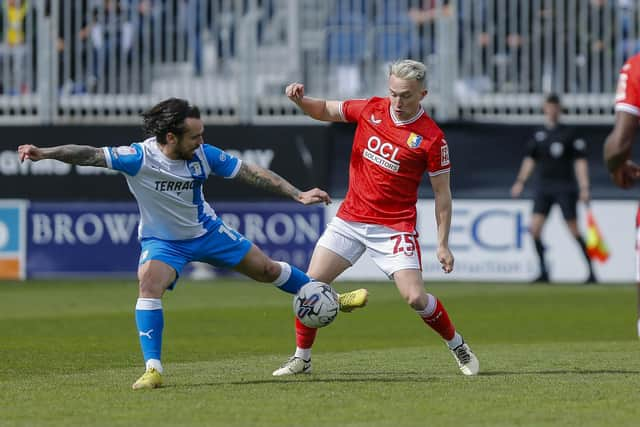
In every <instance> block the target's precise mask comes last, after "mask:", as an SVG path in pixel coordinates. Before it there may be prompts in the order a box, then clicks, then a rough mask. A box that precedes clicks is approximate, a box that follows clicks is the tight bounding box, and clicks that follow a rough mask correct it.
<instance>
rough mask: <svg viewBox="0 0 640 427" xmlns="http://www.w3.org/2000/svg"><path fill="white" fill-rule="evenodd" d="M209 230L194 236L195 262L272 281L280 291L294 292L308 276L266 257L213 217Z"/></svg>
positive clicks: (264, 281)
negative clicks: (196, 241) (199, 236)
mask: <svg viewBox="0 0 640 427" xmlns="http://www.w3.org/2000/svg"><path fill="white" fill-rule="evenodd" d="M211 230H212V231H210V232H209V233H207V234H206V235H204V236H203V237H201V238H199V239H198V248H197V250H196V251H195V254H194V257H195V258H194V260H195V261H202V262H206V263H209V264H211V265H214V266H217V267H222V268H228V269H232V270H235V271H237V272H239V273H242V274H244V275H245V276H247V277H249V278H251V279H253V280H256V281H258V282H262V283H273V284H274V285H275V286H276V287H278V288H279V289H280V290H282V291H284V292H287V293H290V294H295V293H297V292H298V290H299V289H300V288H301V287H302V286H303V285H304V284H306V283H308V282H309V281H310V279H309V277H308V276H307V275H306V274H305V273H303V272H302V271H300V270H299V269H298V268H296V267H294V266H292V265H290V264H288V263H286V262H280V261H274V260H272V259H271V258H269V257H268V256H267V255H266V254H265V253H264V252H263V251H262V250H261V249H260V248H258V247H257V246H256V245H254V244H253V243H251V241H249V240H247V239H246V238H245V237H244V236H243V235H242V234H240V233H238V232H237V231H236V230H234V229H233V228H231V227H229V226H227V225H226V224H225V223H224V222H222V220H221V219H219V218H218V219H217V220H216V221H215V223H214V225H213V226H212V228H211Z"/></svg>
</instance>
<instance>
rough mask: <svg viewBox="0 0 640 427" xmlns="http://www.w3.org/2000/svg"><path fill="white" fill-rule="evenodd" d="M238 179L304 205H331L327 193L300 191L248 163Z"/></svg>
mask: <svg viewBox="0 0 640 427" xmlns="http://www.w3.org/2000/svg"><path fill="white" fill-rule="evenodd" d="M236 178H238V179H240V180H241V181H243V182H245V183H247V184H249V185H252V186H254V187H258V188H262V189H265V190H268V191H271V192H274V193H276V194H281V195H283V196H286V197H290V198H292V199H293V200H295V201H297V202H300V203H302V204H303V205H311V204H314V203H325V204H327V205H328V204H329V203H331V198H330V197H329V195H328V194H327V192H326V191H323V190H320V189H319V188H313V189H311V190H308V191H300V190H299V189H297V188H296V187H295V186H294V185H293V184H291V183H290V182H289V181H287V180H286V179H284V178H283V177H281V176H280V175H278V174H277V173H275V172H273V171H272V170H269V169H265V168H262V167H260V166H257V165H252V164H249V163H246V162H243V163H242V166H240V170H239V171H238V175H236Z"/></svg>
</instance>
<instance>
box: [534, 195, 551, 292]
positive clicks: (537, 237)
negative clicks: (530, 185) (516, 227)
mask: <svg viewBox="0 0 640 427" xmlns="http://www.w3.org/2000/svg"><path fill="white" fill-rule="evenodd" d="M552 205H553V198H552V197H551V196H550V195H548V194H545V193H542V192H538V193H537V194H536V195H535V197H534V200H533V214H532V215H531V224H530V225H529V232H530V233H531V237H532V238H533V243H534V245H535V248H536V254H537V255H538V263H539V265H540V275H539V276H538V277H537V278H536V279H535V280H534V282H548V281H549V272H548V271H547V264H546V263H545V261H544V245H543V244H542V227H543V226H544V223H545V221H546V220H547V215H549V211H550V210H551V206H552Z"/></svg>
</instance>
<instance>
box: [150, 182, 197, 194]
mask: <svg viewBox="0 0 640 427" xmlns="http://www.w3.org/2000/svg"><path fill="white" fill-rule="evenodd" d="M194 182H195V181H155V185H156V191H176V192H182V191H184V190H193V184H194Z"/></svg>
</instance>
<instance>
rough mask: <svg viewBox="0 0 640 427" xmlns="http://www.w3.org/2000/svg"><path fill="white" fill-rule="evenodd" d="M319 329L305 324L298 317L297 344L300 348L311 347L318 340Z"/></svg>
mask: <svg viewBox="0 0 640 427" xmlns="http://www.w3.org/2000/svg"><path fill="white" fill-rule="evenodd" d="M317 333H318V330H317V329H314V328H310V327H308V326H305V325H304V324H303V323H302V322H301V321H300V320H298V318H297V317H296V346H297V347H298V348H311V346H312V345H313V342H314V341H315V340H316V334H317Z"/></svg>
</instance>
